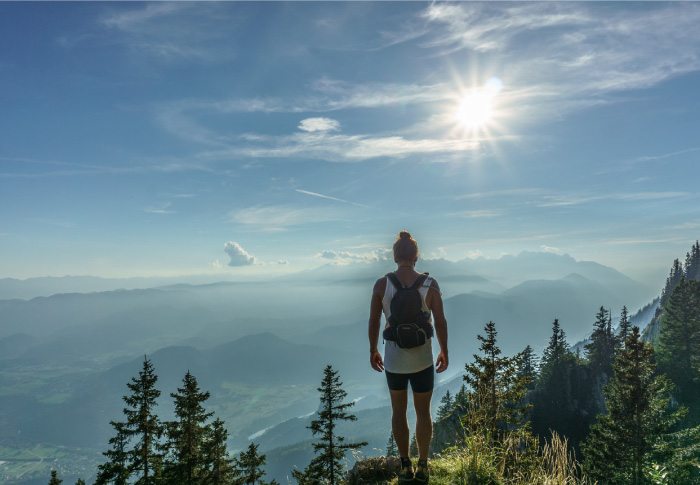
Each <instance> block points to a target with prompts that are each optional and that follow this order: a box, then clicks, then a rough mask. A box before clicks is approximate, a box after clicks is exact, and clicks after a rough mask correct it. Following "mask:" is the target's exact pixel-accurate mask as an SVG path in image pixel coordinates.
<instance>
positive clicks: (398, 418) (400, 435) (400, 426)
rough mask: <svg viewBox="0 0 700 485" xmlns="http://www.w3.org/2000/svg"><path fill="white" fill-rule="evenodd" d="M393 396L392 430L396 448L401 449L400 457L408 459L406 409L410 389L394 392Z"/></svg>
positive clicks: (392, 392) (391, 392)
mask: <svg viewBox="0 0 700 485" xmlns="http://www.w3.org/2000/svg"><path fill="white" fill-rule="evenodd" d="M389 392H390V394H391V429H392V431H393V433H394V440H396V447H397V448H398V449H399V456H400V457H402V458H408V439H409V438H408V435H409V432H408V418H406V408H407V407H408V389H404V390H403V391H392V390H389Z"/></svg>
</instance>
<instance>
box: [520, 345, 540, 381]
mask: <svg viewBox="0 0 700 485" xmlns="http://www.w3.org/2000/svg"><path fill="white" fill-rule="evenodd" d="M521 355H522V361H521V362H520V366H519V368H518V377H523V378H526V379H528V383H527V390H528V391H531V390H532V389H534V388H535V383H536V381H537V357H536V356H535V351H534V350H532V347H530V346H529V345H528V346H527V347H525V350H523V351H522V352H521Z"/></svg>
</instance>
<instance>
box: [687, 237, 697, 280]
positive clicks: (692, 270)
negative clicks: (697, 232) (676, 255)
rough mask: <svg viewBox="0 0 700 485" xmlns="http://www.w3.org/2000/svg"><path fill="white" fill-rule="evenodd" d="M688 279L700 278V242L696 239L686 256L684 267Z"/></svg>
mask: <svg viewBox="0 0 700 485" xmlns="http://www.w3.org/2000/svg"><path fill="white" fill-rule="evenodd" d="M683 271H684V275H685V279H686V280H700V243H698V241H695V244H694V245H693V247H692V248H691V250H690V252H689V253H686V256H685V266H684V267H683Z"/></svg>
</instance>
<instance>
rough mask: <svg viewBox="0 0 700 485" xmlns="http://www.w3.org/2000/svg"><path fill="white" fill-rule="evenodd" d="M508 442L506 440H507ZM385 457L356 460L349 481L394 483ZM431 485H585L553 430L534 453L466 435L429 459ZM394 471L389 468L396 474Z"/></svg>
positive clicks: (512, 445) (578, 468) (562, 443)
mask: <svg viewBox="0 0 700 485" xmlns="http://www.w3.org/2000/svg"><path fill="white" fill-rule="evenodd" d="M506 441H508V440H506ZM387 460H391V459H387V458H385V457H379V458H367V459H365V460H361V461H360V462H358V465H357V466H356V470H358V472H357V474H356V475H354V476H353V475H351V476H350V477H349V479H348V481H347V483H348V484H349V485H350V484H359V483H364V484H381V485H396V484H397V478H395V477H394V478H389V479H387V468H388V461H387ZM429 463H430V483H431V484H432V485H588V484H590V483H592V482H590V481H588V480H587V479H586V478H585V477H582V474H581V469H580V465H579V464H578V462H577V461H576V459H575V457H574V455H573V453H571V452H570V451H569V450H568V446H567V443H566V440H565V439H561V438H560V437H559V436H558V435H557V434H556V433H553V434H552V439H551V440H550V441H549V442H548V443H547V444H546V445H544V446H543V447H540V448H539V450H538V452H537V453H536V454H533V453H528V452H523V451H522V449H521V448H520V444H516V443H515V442H514V441H512V442H510V443H509V442H504V443H502V444H501V445H498V446H496V447H494V446H493V445H491V444H489V443H488V442H487V440H485V439H484V438H483V437H480V436H473V437H467V439H466V441H465V443H464V445H463V446H458V447H453V448H450V449H448V450H446V451H444V452H443V453H442V454H440V455H436V456H435V457H434V458H432V459H431V460H430V462H429ZM395 473H396V470H395V469H394V470H393V471H392V473H391V474H392V475H395Z"/></svg>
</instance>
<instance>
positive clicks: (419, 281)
mask: <svg viewBox="0 0 700 485" xmlns="http://www.w3.org/2000/svg"><path fill="white" fill-rule="evenodd" d="M426 279H428V273H422V274H421V275H419V276H418V278H416V281H414V282H413V284H412V285H411V288H413V289H414V290H417V289H418V288H420V287H421V286H423V283H425V280H426Z"/></svg>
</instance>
